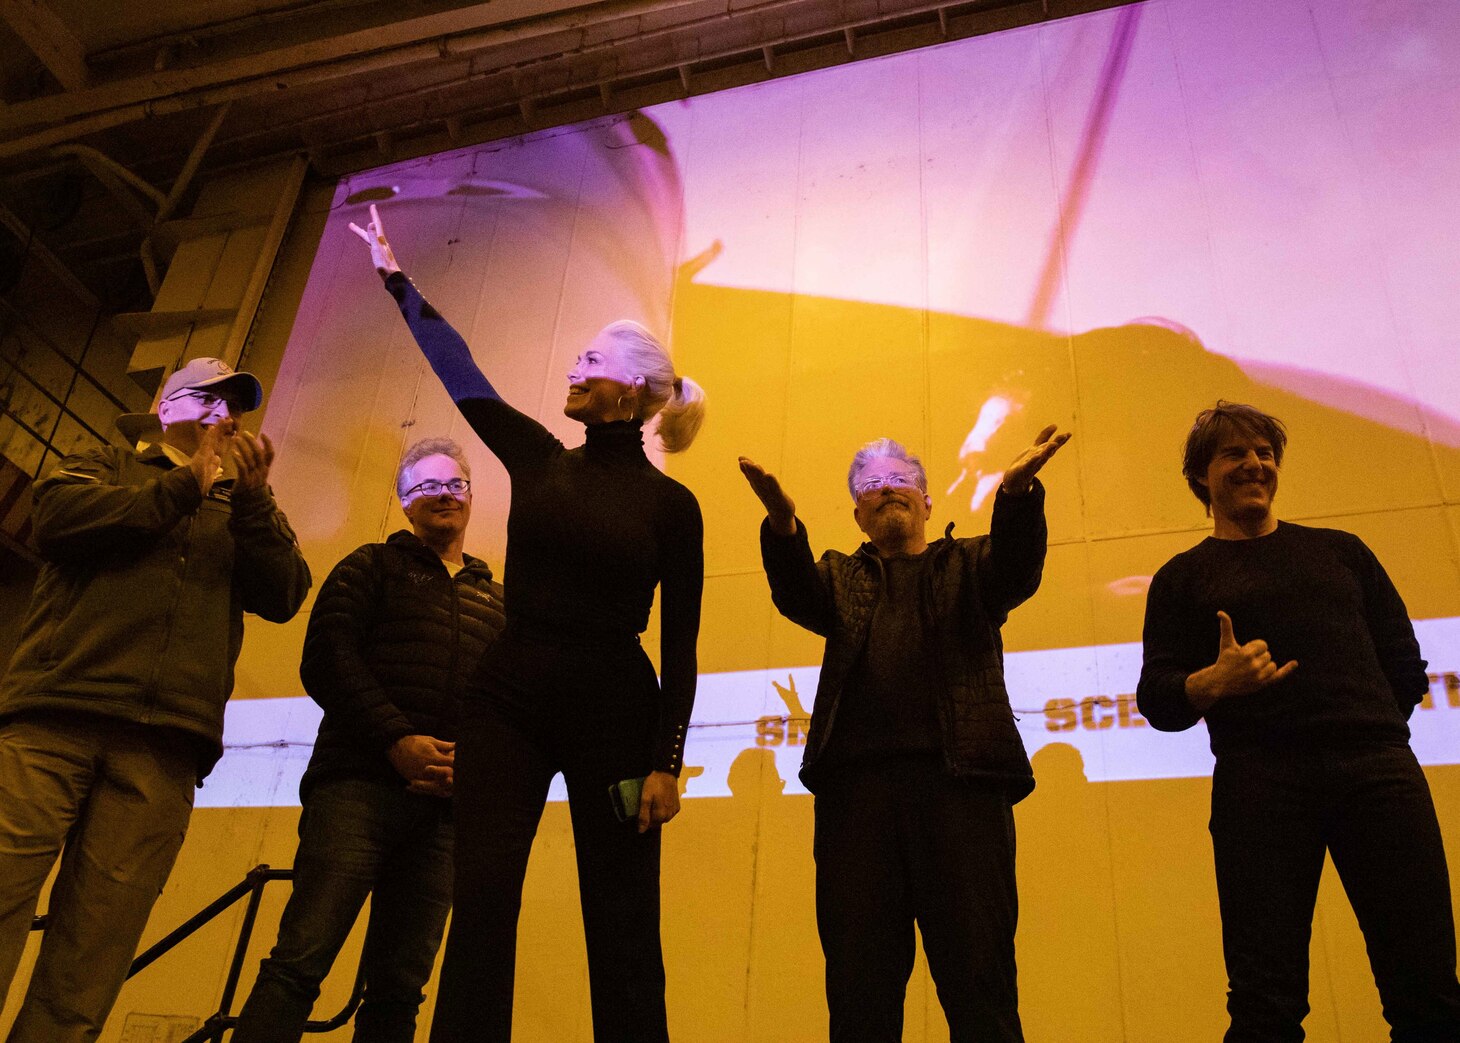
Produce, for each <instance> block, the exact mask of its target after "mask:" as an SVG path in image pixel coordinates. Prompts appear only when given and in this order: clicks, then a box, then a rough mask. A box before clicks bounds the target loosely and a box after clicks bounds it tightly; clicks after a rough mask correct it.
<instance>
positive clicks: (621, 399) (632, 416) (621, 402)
mask: <svg viewBox="0 0 1460 1043" xmlns="http://www.w3.org/2000/svg"><path fill="white" fill-rule="evenodd" d="M624 398H625V396H623V395H620V396H619V397H618V402H617V403H615V404H616V405H617V406H618V408H619V409H622V408H623V407H624ZM628 419H629V420H631V421H632V420H637V419H638V414H637V412H636V411H635V410H632V409H630V410H629V416H628Z"/></svg>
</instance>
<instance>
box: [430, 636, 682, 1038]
mask: <svg viewBox="0 0 1460 1043" xmlns="http://www.w3.org/2000/svg"><path fill="white" fill-rule="evenodd" d="M480 676H481V678H482V688H483V690H482V691H481V692H479V693H475V694H476V695H478V696H479V697H478V698H471V699H468V700H467V701H466V703H465V705H464V706H463V715H462V723H461V727H460V730H459V731H458V734H457V747H456V770H455V809H456V880H455V888H454V893H455V898H454V909H453V913H452V924H451V932H450V936H449V938H448V939H447V943H446V956H445V960H444V962H443V964H442V969H441V986H440V992H439V996H438V998H437V1002H436V1012H435V1016H434V1020H433V1022H432V1027H431V1040H432V1043H466V1041H470V1043H489V1041H498V1040H501V1041H505V1040H508V1039H510V1038H511V1034H512V989H513V978H514V970H515V963H516V959H515V957H516V943H517V916H518V912H519V911H520V909H521V907H522V882H523V877H524V875H525V874H526V871H527V858H528V854H529V852H530V851H531V849H532V838H533V835H534V834H535V833H536V832H537V825H538V821H539V820H540V819H541V817H542V810H543V805H544V803H545V801H546V799H547V791H548V784H549V782H551V780H552V777H553V775H554V774H556V773H557V772H559V771H561V772H562V773H563V777H564V781H566V783H567V786H568V800H569V808H570V814H571V817H572V822H573V840H574V847H575V849H576V851H577V859H578V889H579V896H580V899H581V902H582V907H583V930H584V935H585V938H586V942H587V948H588V974H589V989H590V994H591V1000H592V1009H593V1035H594V1039H595V1040H597V1041H598V1043H629V1041H633V1043H658V1041H667V1040H668V1038H669V1032H668V1027H667V1023H666V1019H665V1013H664V961H663V956H662V954H661V950H660V943H659V831H658V830H657V829H656V830H651V831H649V832H647V833H644V834H642V835H640V834H639V833H638V832H637V829H636V823H635V822H633V821H630V822H627V823H624V822H619V821H618V819H617V818H616V817H615V816H614V813H613V808H612V805H611V804H610V801H609V796H608V788H609V786H610V785H611V784H612V783H615V782H618V781H620V780H622V779H626V778H637V777H639V776H642V775H645V774H647V773H648V771H649V766H650V759H651V756H652V754H651V749H652V741H653V733H654V729H655V726H656V724H657V713H658V682H657V680H656V678H655V675H654V669H653V667H652V665H651V664H650V663H649V660H648V658H647V657H646V656H645V655H644V652H643V650H642V649H641V648H640V647H639V645H638V643H637V642H630V641H625V642H621V643H618V644H615V645H612V646H606V647H591V646H585V644H584V643H583V642H581V641H578V640H575V641H574V642H573V644H572V646H571V647H569V646H567V645H565V644H559V643H557V642H553V641H549V640H539V639H530V638H526V637H523V636H521V635H520V634H514V633H513V632H512V631H511V630H510V629H509V631H508V633H507V634H505V635H504V636H503V637H502V638H501V639H500V640H499V641H498V642H497V643H496V644H495V645H494V646H493V647H492V648H491V649H490V650H489V651H488V652H487V655H486V657H485V659H484V662H483V665H482V673H481V675H480Z"/></svg>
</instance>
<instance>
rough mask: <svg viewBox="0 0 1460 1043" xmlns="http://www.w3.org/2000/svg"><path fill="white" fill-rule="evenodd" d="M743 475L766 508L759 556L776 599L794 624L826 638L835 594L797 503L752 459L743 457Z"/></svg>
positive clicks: (832, 615)
mask: <svg viewBox="0 0 1460 1043" xmlns="http://www.w3.org/2000/svg"><path fill="white" fill-rule="evenodd" d="M740 473H741V474H743V475H744V476H745V480H746V481H747V482H749V483H750V488H751V490H752V491H753V492H754V493H755V495H756V496H757V497H758V498H759V499H760V502H761V504H762V505H763V506H764V507H765V509H766V517H765V521H763V522H761V526H760V557H761V563H762V564H763V565H764V567H765V576H766V580H767V581H768V582H769V583H770V588H771V601H772V602H774V603H775V606H776V610H777V611H778V612H780V613H781V615H783V616H785V617H786V618H787V619H789V620H790V621H791V622H793V623H795V624H796V625H798V626H802V627H805V628H806V629H807V630H809V631H811V632H812V633H813V634H820V635H821V636H822V637H825V636H827V635H828V634H830V633H831V627H832V622H833V617H834V615H835V613H834V610H833V607H832V601H831V594H830V590H829V588H828V584H827V582H826V578H825V577H824V576H823V575H822V570H821V569H820V568H818V566H817V564H816V561H815V559H814V558H813V557H812V554H811V543H810V540H809V539H808V537H807V535H806V526H804V525H802V524H801V521H800V519H798V518H797V517H796V505H795V503H794V502H792V500H791V498H790V497H789V496H787V495H786V491H785V490H784V489H783V488H781V483H780V481H779V480H777V478H776V476H775V475H773V474H771V473H770V472H769V471H767V470H766V469H765V468H763V467H761V466H760V465H759V464H757V463H756V462H755V461H754V460H751V459H750V458H749V457H745V456H742V457H741V458H740Z"/></svg>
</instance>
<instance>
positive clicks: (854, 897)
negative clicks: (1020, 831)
mask: <svg viewBox="0 0 1460 1043" xmlns="http://www.w3.org/2000/svg"><path fill="white" fill-rule="evenodd" d="M814 849H815V854H816V926H817V930H818V932H819V933H820V935H821V948H822V951H823V952H824V953H825V955H826V1002H827V1006H828V1008H829V1009H830V1013H831V1039H832V1041H833V1043H896V1041H897V1040H900V1039H902V1010H903V1000H904V995H905V993H906V991H907V980H908V976H909V975H910V974H911V973H912V968H913V958H914V956H915V946H916V940H915V937H914V932H913V923H914V921H916V923H917V926H918V929H919V930H921V931H922V935H923V949H924V951H925V952H926V953H927V956H928V970H929V972H930V973H931V974H932V977H933V983H934V985H936V986H937V989H938V999H939V1001H940V1002H941V1003H942V1004H943V1013H944V1015H945V1016H946V1017H947V1018H948V1029H949V1036H950V1038H951V1040H952V1041H953V1043H994V1041H998V1043H1019V1041H1022V1040H1023V1038H1024V1034H1023V1030H1022V1028H1021V1026H1020V1023H1019V990H1018V981H1017V972H1016V969H1015V964H1014V929H1015V927H1016V925H1017V923H1018V919H1019V899H1018V894H1017V891H1016V889H1015V880H1014V813H1013V808H1012V807H1010V805H1009V798H1008V796H1007V795H1006V794H1005V793H1004V792H1003V790H1002V789H1000V788H999V787H997V786H995V785H992V784H989V783H984V782H978V781H973V780H968V779H955V778H953V777H951V776H950V775H949V774H948V773H947V771H946V770H945V769H944V767H943V764H942V758H941V757H937V756H918V757H903V758H896V759H889V760H883V761H877V762H873V763H871V764H867V765H852V766H847V767H843V768H841V769H839V770H838V771H836V772H835V773H832V774H829V775H828V776H827V777H826V779H825V780H824V781H822V782H821V783H820V785H819V786H818V787H817V792H816V838H815V844H814Z"/></svg>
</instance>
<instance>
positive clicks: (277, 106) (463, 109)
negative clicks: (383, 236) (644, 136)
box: [0, 0, 1131, 311]
mask: <svg viewBox="0 0 1460 1043" xmlns="http://www.w3.org/2000/svg"><path fill="white" fill-rule="evenodd" d="M1129 2H1131V0H963V2H957V0H955V2H948V0H942V2H936V0H605V2H600V3H590V4H582V3H576V2H575V0H485V2H479V0H209V2H208V3H199V2H197V0H145V2H139V0H0V225H3V226H4V227H5V228H6V229H8V232H9V234H10V236H11V237H13V239H14V241H15V242H16V243H19V244H21V245H22V246H23V247H24V249H25V251H26V252H27V255H28V256H30V257H31V258H32V259H36V258H39V259H40V260H42V261H43V262H44V263H46V264H47V266H48V267H51V268H53V269H54V270H55V271H56V272H58V273H63V278H65V279H67V280H69V282H70V284H71V285H73V287H74V289H75V290H76V291H77V292H78V293H79V292H82V291H84V292H85V293H86V294H89V295H90V296H91V297H92V298H95V299H99V300H101V301H102V302H104V304H105V306H106V307H108V308H110V309H112V310H117V311H120V310H126V309H137V308H139V307H141V308H145V307H146V306H147V305H148V303H149V302H150V295H151V293H153V292H155V290H156V286H157V283H158V279H159V278H160V268H161V267H162V266H164V265H165V262H166V258H167V256H169V250H168V249H167V246H168V244H167V242H166V240H167V233H166V229H167V227H168V225H167V222H168V219H169V218H171V217H173V216H175V215H182V214H186V212H187V207H188V205H189V202H190V200H189V190H190V189H191V188H192V187H193V186H194V185H195V183H196V181H197V178H198V175H199V174H203V175H206V174H207V173H208V172H210V171H218V170H223V169H227V168H231V167H236V166H239V165H242V164H248V163H252V162H257V161H260V160H266V159H270V158H277V157H280V156H285V155H290V154H300V153H302V154H304V155H306V156H307V157H308V158H309V162H310V165H311V168H312V170H313V172H314V173H315V174H316V175H318V176H322V177H334V176H338V175H340V174H343V173H347V172H350V171H354V170H360V169H364V168H367V167H371V166H376V165H379V164H381V163H385V162H389V161H393V160H398V159H404V158H408V157H411V156H418V155H424V154H428V153H431V152H436V151H440V150H442V149H447V148H452V147H457V146H461V145H468V144H474V143H478V142H482V141H489V140H493V139H498V138H503V137H510V136H512V135H516V134H521V133H524V132H526V131H529V130H536V129H540V128H544V127H549V126H556V125H562V124H565V123H572V122H576V121H579V120H583V119H590V118H593V117H598V116H603V115H605V114H611V113H617V112H625V111H630V110H632V109H635V108H639V107H642V106H645V105H650V104H656V103H660V102H664V101H669V100H673V99H677V98H683V97H686V96H689V95H694V94H703V93H707V92H711V91H716V90H723V89H725V88H727V87H734V86H740V85H743V84H748V83H756V82H760V81H764V80H767V79H771V78H774V77H779V76H785V75H790V74H794V73H799V72H804V71H808V70H811V69H817V68H825V67H828V66H832V65H838V64H842V63H845V62H849V61H855V60H859V59H862V58H867V57H874V56H877V55H883V54H889V53H893V52H897V51H904V50H909V49H912V48H916V47H923V46H927V45H930V44H935V43H940V42H944V41H947V40H953V39H959V38H962V37H967V36H974V35H979V34H983V33H988V32H994V31H997V30H1000V29H1007V28H1012V27H1015V26H1020V25H1028V24H1033V23H1036V22H1042V21H1047V20H1051V19H1055V18H1063V17H1068V16H1071V15H1075V14H1081V13H1085V12H1089V11H1093V10H1099V9H1102V8H1109V7H1117V6H1121V5H1122V4H1125V3H1129ZM0 238H3V236H0ZM149 239H150V240H151V242H150V243H148V240H149ZM144 243H148V245H147V247H146V249H144ZM10 253H13V251H6V250H4V249H0V267H3V266H4V265H5V263H6V256H7V255H8V254H10ZM4 281H5V280H4V278H3V272H0V284H3V283H4Z"/></svg>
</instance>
